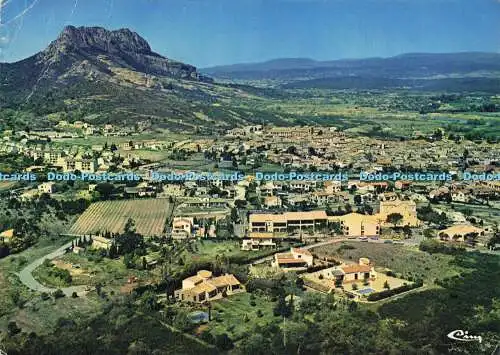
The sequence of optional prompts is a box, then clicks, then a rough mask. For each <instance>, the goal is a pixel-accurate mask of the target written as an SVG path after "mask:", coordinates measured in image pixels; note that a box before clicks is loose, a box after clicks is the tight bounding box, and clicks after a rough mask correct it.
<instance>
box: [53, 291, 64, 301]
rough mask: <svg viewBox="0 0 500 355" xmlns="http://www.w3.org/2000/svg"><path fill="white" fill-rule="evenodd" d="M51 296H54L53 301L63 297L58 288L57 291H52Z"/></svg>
mask: <svg viewBox="0 0 500 355" xmlns="http://www.w3.org/2000/svg"><path fill="white" fill-rule="evenodd" d="M52 296H54V298H55V299H58V298H62V297H64V296H65V295H64V292H63V291H62V290H61V289H60V288H58V289H57V290H55V291H54V293H53V294H52Z"/></svg>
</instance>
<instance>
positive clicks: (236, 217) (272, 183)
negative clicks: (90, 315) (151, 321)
mask: <svg viewBox="0 0 500 355" xmlns="http://www.w3.org/2000/svg"><path fill="white" fill-rule="evenodd" d="M2 137H3V138H2V139H1V141H0V154H2V156H3V157H6V158H7V159H10V160H9V166H8V169H5V170H4V171H3V172H2V173H3V175H2V176H3V179H4V181H3V182H2V183H1V184H3V186H4V189H3V190H1V191H0V193H1V194H2V196H3V197H4V198H5V202H4V204H5V208H6V209H7V208H8V207H9V206H10V207H11V208H13V209H14V210H19V211H21V213H26V212H27V211H31V210H33V209H38V210H39V212H37V213H38V214H41V215H42V216H44V217H43V218H45V219H46V220H47V223H45V224H43V223H40V222H39V221H40V219H28V220H22V221H19V222H16V223H10V224H9V223H4V224H2V225H1V227H2V230H0V246H1V252H2V255H3V256H8V255H9V254H11V255H12V256H15V255H16V254H18V253H22V252H23V250H25V249H26V248H29V247H30V246H31V245H33V244H34V243H36V242H37V240H40V239H42V240H43V238H44V233H47V234H49V235H50V234H52V233H57V234H59V236H60V237H61V238H64V239H65V240H70V241H71V243H70V244H66V246H65V249H64V250H63V251H62V253H61V254H58V255H57V256H55V257H52V259H46V261H44V263H43V264H42V265H41V266H38V267H36V268H34V269H33V271H29V275H32V277H33V278H34V280H35V281H33V282H35V283H36V285H38V286H33V285H31V284H30V283H29V282H31V281H26V280H24V279H21V282H26V284H25V285H26V287H28V288H30V287H33V290H36V289H37V288H42V287H43V288H47V290H52V292H53V294H54V295H56V294H57V295H60V296H58V297H63V296H71V297H75V298H76V297H87V296H86V295H88V294H92V292H94V290H96V292H99V293H100V292H103V291H101V290H102V288H105V289H107V290H108V292H118V293H119V294H124V293H125V294H127V293H128V294H134V292H144V291H143V290H151V289H150V287H152V286H151V285H156V284H158V282H163V283H162V285H164V286H162V287H163V288H162V291H161V292H160V293H159V294H158V296H155V298H154V299H155V300H156V301H155V302H157V303H156V304H157V305H156V306H151V307H153V309H162V307H167V308H168V309H169V310H170V311H169V312H173V314H177V315H184V316H186V317H188V318H189V319H190V320H188V321H187V323H186V324H188V325H186V329H192V328H193V327H194V328H196V327H197V326H198V325H199V324H205V325H208V326H209V327H210V328H212V327H213V324H216V323H214V321H213V319H212V315H211V312H212V307H216V309H217V311H216V312H215V313H216V315H217V317H218V318H217V319H222V318H221V317H223V316H222V314H223V310H224V309H225V308H217V307H219V306H220V305H221V304H223V302H236V303H238V302H241V300H247V299H249V300H250V301H249V302H250V305H252V304H256V301H255V299H258V300H259V302H261V303H263V304H267V303H269V301H266V300H265V297H267V296H263V293H262V292H264V294H265V292H271V291H269V290H273V289H274V288H276V287H277V288H278V289H279V290H282V291H280V292H279V296H278V301H277V303H276V305H275V306H273V307H274V309H273V311H272V312H274V315H279V314H281V315H284V316H285V317H287V314H289V312H292V308H293V307H292V304H294V301H293V299H294V298H295V299H296V301H295V302H297V303H296V305H295V306H294V307H299V306H298V305H300V299H301V298H302V297H305V298H306V299H307V297H313V296H311V295H314V294H316V293H318V294H321V295H327V296H328V295H330V296H331V297H338V299H339V300H342V301H341V302H345V304H348V305H349V307H350V308H353V307H357V306H354V305H353V304H371V303H377V302H379V301H382V300H384V301H390V300H392V299H396V298H397V297H400V296H404V295H406V294H410V295H411V294H413V293H415V292H421V290H426V289H427V288H428V287H429V285H430V284H431V283H432V282H434V283H436V282H437V283H440V282H441V281H439V279H438V278H436V279H435V280H434V281H431V280H430V279H429V277H430V276H429V275H426V273H425V272H423V267H422V266H418V264H415V265H414V266H415V270H417V269H418V270H419V271H415V272H414V273H412V274H410V273H407V272H401V271H400V270H399V269H398V268H396V270H398V272H396V271H394V270H393V269H392V267H391V261H389V260H388V259H387V256H385V254H383V253H381V251H383V250H386V248H395V250H397V251H389V250H386V252H388V253H390V254H392V253H393V252H397V253H401V252H403V250H405V253H406V252H410V253H415V252H416V251H420V252H428V253H436V252H438V253H449V254H456V253H460V252H465V251H476V252H479V253H493V254H495V253H498V252H499V251H498V250H499V249H500V236H499V233H498V215H497V214H495V213H494V212H493V211H498V209H499V208H500V202H499V200H500V181H498V176H499V175H498V174H499V172H500V165H499V161H498V157H499V156H500V154H499V153H500V146H499V144H498V143H488V142H485V141H482V142H478V141H470V140H464V139H463V138H460V137H458V138H457V137H449V136H447V135H446V132H444V131H443V130H437V131H436V132H434V133H433V134H432V135H428V136H421V135H417V134H415V136H414V137H409V138H408V139H405V140H395V139H382V138H375V137H369V136H364V135H353V134H350V133H346V132H343V131H342V130H339V129H337V128H335V127H319V126H292V127H274V126H263V125H252V126H243V127H240V128H234V129H231V130H228V131H226V132H224V134H222V135H221V136H220V137H217V138H214V137H203V136H200V137H191V138H186V139H181V140H179V139H172V138H169V137H165V138H164V139H162V138H156V139H150V138H149V136H148V138H143V137H145V136H144V133H141V132H140V131H137V130H135V129H134V130H123V129H121V128H114V127H113V126H111V125H106V126H102V127H94V126H92V125H90V124H86V123H83V122H75V123H73V124H69V123H67V122H63V123H60V124H58V125H57V128H56V131H51V132H48V131H47V132H27V131H17V132H12V131H6V132H3V135H2ZM69 143H70V144H69ZM6 161H7V160H6ZM394 173H397V174H398V175H393V174H394ZM465 173H469V175H470V176H475V178H470V179H466V178H465ZM51 174H52V175H51ZM83 174H85V175H83ZM315 174H316V175H315ZM415 174H423V175H424V178H423V179H418V178H414V177H415ZM11 176H14V177H15V178H11V179H10V181H9V177H11ZM50 176H53V177H54V176H60V177H61V178H56V179H50V178H49V177H50ZM83 176H86V178H83ZM98 176H104V177H106V179H104V180H99V178H98ZM114 176H121V178H120V179H117V180H116V181H115V180H113V179H112V178H113V177H114ZM384 176H385V177H384ZM108 177H111V178H108ZM159 177H161V178H159ZM488 177H490V178H488ZM495 177H497V178H496V179H495ZM0 187H2V185H0ZM40 208H42V209H40ZM492 212H493V213H492ZM28 213H29V214H28V216H31V213H32V212H28ZM29 218H36V216H33V217H29ZM28 236H29V237H28ZM401 248H403V249H401ZM356 250H359V252H355V251H356ZM379 250H380V252H379ZM406 250H407V251H406ZM353 251H354V252H353ZM351 252H352V254H351ZM412 255H413V254H412ZM412 257H413V256H412ZM103 260H104V261H103ZM391 260H392V259H391ZM103 263H104V264H103ZM103 265H108V267H111V269H110V270H115V269H116V268H118V269H119V270H121V271H120V272H119V274H118V275H119V276H118V277H117V276H116V274H114V275H115V276H112V271H107V270H105V269H104V270H103V269H102V266H103ZM419 267H420V269H419ZM113 272H116V271H113ZM445 274H446V273H445ZM87 275H88V276H87ZM290 279H291V280H293V282H292V283H293V284H294V285H295V286H294V288H293V291H290V287H289V286H287V285H289V282H290V281H287V280H290ZM159 280H160V281H159ZM161 280H164V281H161ZM104 285H106V286H104ZM271 285H274V286H271ZM268 287H271V288H270V289H268ZM266 289H267V290H268V291H262V290H266ZM139 290H142V291H139ZM256 290H257V291H256ZM259 290H261V291H259ZM148 292H149V291H148ZM272 292H274V291H272ZM272 292H271V294H272ZM290 292H291V293H290ZM54 297H55V296H54ZM273 297H275V296H273ZM245 302H246V301H245ZM266 302H267V303H266ZM290 307H292V308H290ZM297 309H299V308H297ZM297 309H296V311H298V310H297ZM265 316H266V315H265V314H264V313H262V312H258V314H257V318H259V317H265ZM245 317H248V316H245ZM245 317H244V319H247V318H245ZM169 322H171V323H172V322H173V323H172V324H175V317H174V318H171V320H169ZM224 329H226V330H225V331H227V329H231V328H224Z"/></svg>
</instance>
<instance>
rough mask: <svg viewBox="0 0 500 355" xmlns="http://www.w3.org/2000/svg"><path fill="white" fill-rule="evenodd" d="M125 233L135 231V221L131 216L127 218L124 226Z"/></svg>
mask: <svg viewBox="0 0 500 355" xmlns="http://www.w3.org/2000/svg"><path fill="white" fill-rule="evenodd" d="M124 231H125V234H132V233H135V221H134V220H133V219H132V218H129V219H127V222H126V223H125V228H124Z"/></svg>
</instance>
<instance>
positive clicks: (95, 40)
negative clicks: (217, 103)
mask: <svg viewBox="0 0 500 355" xmlns="http://www.w3.org/2000/svg"><path fill="white" fill-rule="evenodd" d="M99 58H105V59H106V61H105V62H103V61H102V60H101V59H99ZM82 61H87V62H88V63H89V65H87V66H86V67H88V68H92V72H93V73H94V74H96V73H99V72H100V73H104V74H106V75H108V74H109V73H110V71H109V70H108V69H109V67H115V68H116V67H119V68H126V69H130V70H134V71H138V72H142V73H145V74H151V75H158V76H168V77H174V78H180V79H187V80H205V78H203V77H202V76H200V75H199V73H198V72H197V70H196V68H195V67H194V66H192V65H189V64H184V63H181V62H178V61H174V60H171V59H168V58H166V57H163V56H161V55H160V54H158V53H155V52H153V51H152V50H151V47H150V46H149V44H148V42H147V41H146V40H145V39H144V38H142V37H141V36H139V35H138V34H137V33H135V32H133V31H131V30H129V29H119V30H114V31H110V30H107V29H105V28H102V27H74V26H67V27H65V28H64V29H63V31H62V32H61V34H60V35H59V37H58V38H57V39H56V40H55V41H53V42H52V43H51V44H50V45H49V46H48V47H47V49H45V50H44V51H43V52H41V53H40V54H39V55H38V60H37V62H38V63H39V64H41V65H42V66H44V67H49V68H50V70H49V71H46V72H45V74H44V76H45V77H61V75H63V74H64V73H65V72H68V71H70V72H71V76H75V74H78V73H81V74H85V73H83V72H82V70H80V69H81V68H82V66H81V65H80V63H81V62H82Z"/></svg>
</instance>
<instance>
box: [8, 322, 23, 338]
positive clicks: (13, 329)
mask: <svg viewBox="0 0 500 355" xmlns="http://www.w3.org/2000/svg"><path fill="white" fill-rule="evenodd" d="M20 332H21V328H19V327H18V326H17V323H16V322H14V321H10V322H9V324H7V334H8V335H9V336H10V337H12V336H14V335H16V334H19V333H20Z"/></svg>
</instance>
